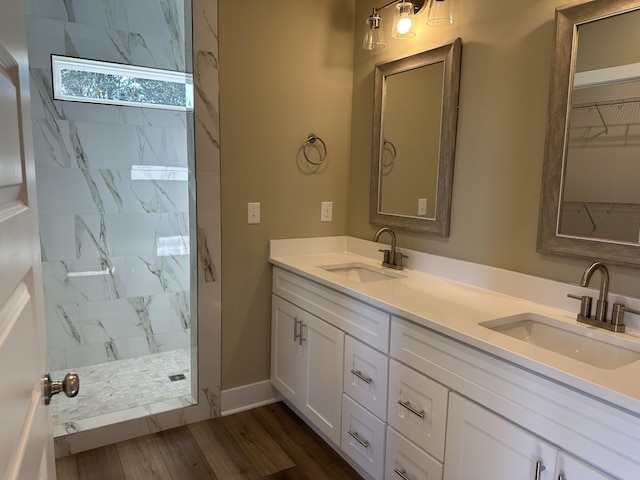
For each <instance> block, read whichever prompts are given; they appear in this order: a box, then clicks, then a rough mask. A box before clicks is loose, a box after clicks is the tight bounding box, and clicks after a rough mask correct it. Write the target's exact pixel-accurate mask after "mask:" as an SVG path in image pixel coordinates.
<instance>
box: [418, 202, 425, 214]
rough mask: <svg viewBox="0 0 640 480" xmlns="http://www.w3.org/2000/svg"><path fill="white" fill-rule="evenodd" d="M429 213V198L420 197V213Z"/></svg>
mask: <svg viewBox="0 0 640 480" xmlns="http://www.w3.org/2000/svg"><path fill="white" fill-rule="evenodd" d="M426 214H427V199H426V198H419V199H418V215H426Z"/></svg>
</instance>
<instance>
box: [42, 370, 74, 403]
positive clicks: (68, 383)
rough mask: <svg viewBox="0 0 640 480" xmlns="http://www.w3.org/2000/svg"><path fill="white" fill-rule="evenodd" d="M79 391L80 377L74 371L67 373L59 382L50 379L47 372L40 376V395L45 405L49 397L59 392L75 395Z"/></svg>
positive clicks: (69, 395)
mask: <svg viewBox="0 0 640 480" xmlns="http://www.w3.org/2000/svg"><path fill="white" fill-rule="evenodd" d="M79 391H80V377H78V375H77V374H75V373H67V374H66V375H65V376H64V380H62V381H61V382H57V381H54V380H51V375H49V374H48V373H47V374H46V375H45V376H44V377H43V378H42V396H43V397H44V403H45V405H49V403H50V402H51V397H52V396H54V395H56V394H58V393H60V392H64V394H65V395H66V396H67V397H75V396H76V395H78V392H79Z"/></svg>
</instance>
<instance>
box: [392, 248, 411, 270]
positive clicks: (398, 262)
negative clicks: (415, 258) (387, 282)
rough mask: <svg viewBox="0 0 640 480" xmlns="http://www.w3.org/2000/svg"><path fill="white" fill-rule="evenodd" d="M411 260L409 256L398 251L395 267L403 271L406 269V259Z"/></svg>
mask: <svg viewBox="0 0 640 480" xmlns="http://www.w3.org/2000/svg"><path fill="white" fill-rule="evenodd" d="M405 258H409V255H405V254H404V253H402V252H398V251H396V256H395V258H394V261H395V266H396V267H398V270H402V269H403V268H404V259H405Z"/></svg>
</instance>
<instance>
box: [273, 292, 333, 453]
mask: <svg viewBox="0 0 640 480" xmlns="http://www.w3.org/2000/svg"><path fill="white" fill-rule="evenodd" d="M271 322H272V325H271V344H272V346H273V352H272V355H271V382H272V384H273V385H274V386H275V387H276V388H277V389H278V390H279V391H280V393H282V395H284V396H285V397H286V398H287V399H288V400H289V401H291V403H292V404H293V405H295V406H296V407H297V408H298V409H299V410H300V411H301V412H302V413H303V414H304V415H305V416H307V418H308V419H309V420H310V421H312V422H313V423H314V425H316V426H317V427H318V428H319V429H320V430H321V431H322V432H323V433H324V434H325V435H326V436H327V437H328V438H329V439H331V440H332V441H334V442H335V443H336V444H339V443H340V425H341V423H340V422H341V401H342V398H341V397H342V375H341V372H342V364H343V351H344V333H343V332H342V331H340V330H338V329H337V328H335V327H333V326H331V325H329V324H328V323H327V322H324V321H323V320H320V319H319V318H317V317H315V316H314V315H311V314H310V313H308V312H305V311H304V310H302V309H301V308H298V307H296V306H295V305H292V304H291V303H289V302H287V301H286V300H283V299H281V298H279V297H277V296H275V295H274V296H273V299H272V312H271Z"/></svg>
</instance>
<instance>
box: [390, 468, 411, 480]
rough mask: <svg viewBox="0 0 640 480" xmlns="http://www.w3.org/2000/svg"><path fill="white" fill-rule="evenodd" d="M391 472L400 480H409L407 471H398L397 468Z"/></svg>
mask: <svg viewBox="0 0 640 480" xmlns="http://www.w3.org/2000/svg"><path fill="white" fill-rule="evenodd" d="M393 472H394V473H395V474H396V475H398V476H399V477H400V478H401V479H402V480H409V477H407V471H406V470H398V469H397V468H394V469H393Z"/></svg>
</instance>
